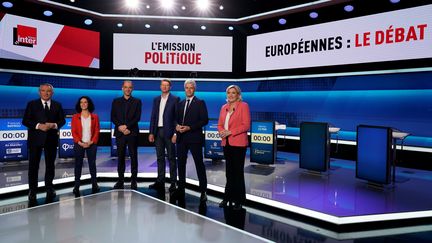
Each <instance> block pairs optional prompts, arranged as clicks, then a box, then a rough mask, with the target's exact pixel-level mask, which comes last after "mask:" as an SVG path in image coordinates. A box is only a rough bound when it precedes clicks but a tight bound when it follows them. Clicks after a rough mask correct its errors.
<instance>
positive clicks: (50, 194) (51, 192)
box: [45, 188, 57, 202]
mask: <svg viewBox="0 0 432 243" xmlns="http://www.w3.org/2000/svg"><path fill="white" fill-rule="evenodd" d="M56 196H57V194H56V191H55V190H54V188H48V189H47V191H46V198H45V199H46V201H47V202H52V201H53V200H54V198H55V197H56Z"/></svg>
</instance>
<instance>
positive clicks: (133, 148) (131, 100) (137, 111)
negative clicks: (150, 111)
mask: <svg viewBox="0 0 432 243" xmlns="http://www.w3.org/2000/svg"><path fill="white" fill-rule="evenodd" d="M122 90H123V96H122V97H119V98H116V99H114V100H113V102H112V106H111V121H112V122H113V123H114V125H115V128H114V136H115V137H116V144H117V157H118V166H117V172H118V177H119V178H118V181H117V183H116V184H115V185H114V189H123V188H124V172H125V168H126V165H125V157H126V146H127V147H128V149H129V155H130V159H131V173H132V178H131V189H132V190H137V189H138V185H137V176H138V134H139V127H138V121H139V120H140V119H141V100H140V99H137V98H135V97H132V91H133V84H132V81H129V80H125V81H124V82H123V86H122Z"/></svg>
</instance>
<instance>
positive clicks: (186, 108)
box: [182, 99, 190, 124]
mask: <svg viewBox="0 0 432 243" xmlns="http://www.w3.org/2000/svg"><path fill="white" fill-rule="evenodd" d="M189 103H190V99H187V100H186V107H185V109H184V113H183V121H182V124H184V120H185V116H186V113H187V110H188V109H189Z"/></svg>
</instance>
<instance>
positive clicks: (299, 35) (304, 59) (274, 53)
mask: <svg viewBox="0 0 432 243" xmlns="http://www.w3.org/2000/svg"><path fill="white" fill-rule="evenodd" d="M431 13H432V5H426V6H421V7H415V8H409V9H404V10H398V11H392V12H387V13H381V14H375V15H370V16H364V17H358V18H353V19H347V20H342V21H336V22H331V23H325V24H319V25H313V26H307V27H301V28H295V29H288V30H282V31H276V32H271V33H266V34H259V35H254V36H248V37H247V58H246V59H247V60H246V71H247V72H254V71H264V70H278V69H291V68H305V67H318V66H331V65H342V64H354V63H370V62H383V61H394V60H408V59H420V58H432V14H431Z"/></svg>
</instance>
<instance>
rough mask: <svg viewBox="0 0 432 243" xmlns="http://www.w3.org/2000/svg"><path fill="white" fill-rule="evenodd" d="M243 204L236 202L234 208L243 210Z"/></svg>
mask: <svg viewBox="0 0 432 243" xmlns="http://www.w3.org/2000/svg"><path fill="white" fill-rule="evenodd" d="M242 209H243V206H242V204H241V203H234V207H233V210H242Z"/></svg>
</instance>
